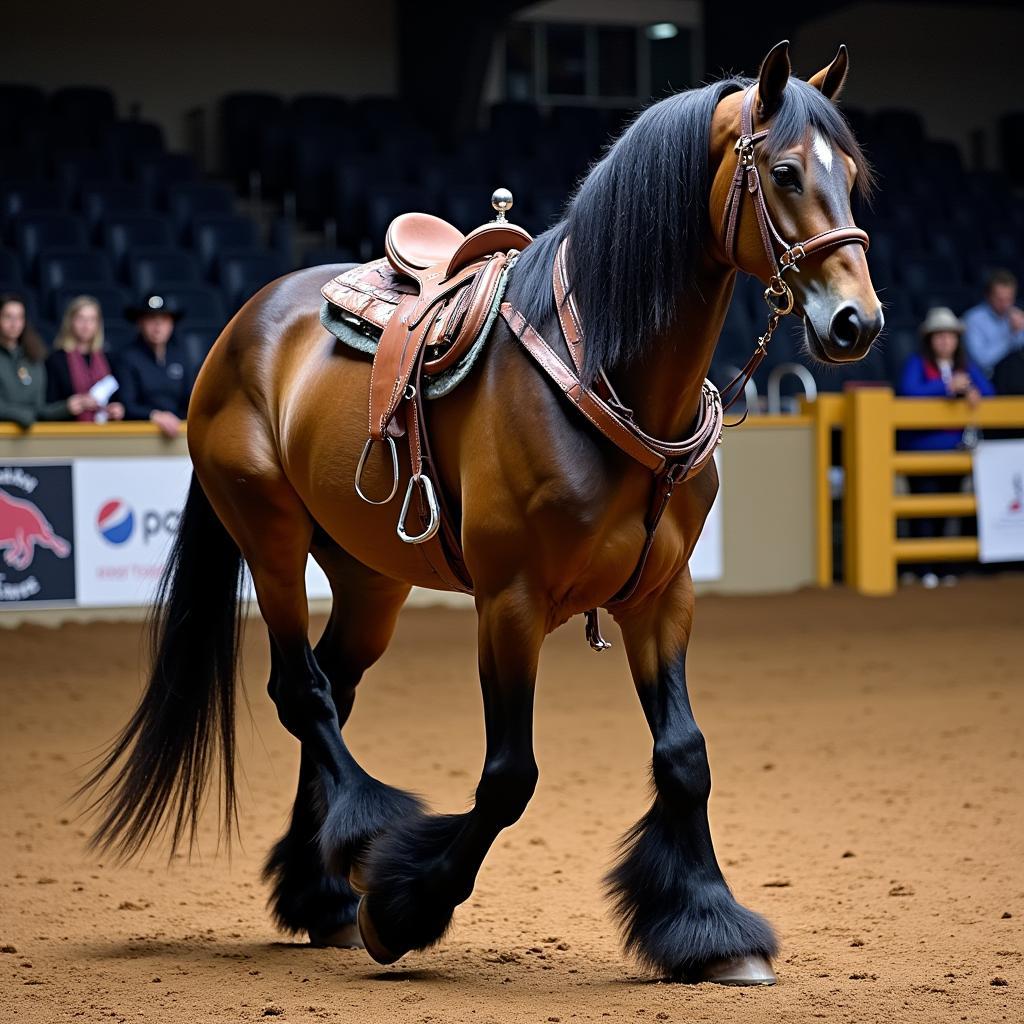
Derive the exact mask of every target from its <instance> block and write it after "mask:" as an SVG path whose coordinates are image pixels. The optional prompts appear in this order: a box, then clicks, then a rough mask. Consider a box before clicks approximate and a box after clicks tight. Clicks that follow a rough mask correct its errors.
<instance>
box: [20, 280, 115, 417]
mask: <svg viewBox="0 0 1024 1024" xmlns="http://www.w3.org/2000/svg"><path fill="white" fill-rule="evenodd" d="M45 359H46V348H45V347H44V345H43V342H42V339H41V338H40V337H39V335H38V334H37V333H36V331H35V330H34V329H33V327H32V325H31V324H29V322H28V317H27V316H26V314H25V303H24V302H23V301H22V299H20V298H19V297H18V296H17V295H0V420H8V421H11V422H14V423H17V424H18V426H20V427H24V428H26V429H27V428H28V427H31V426H32V424H33V423H35V422H36V421H37V420H69V419H73V418H74V417H75V416H77V415H78V414H79V413H81V412H85V411H87V410H90V409H95V408H96V401H95V399H93V398H92V397H91V396H89V395H72V396H71V397H70V398H66V399H59V400H57V401H54V402H48V401H47V400H46V365H45Z"/></svg>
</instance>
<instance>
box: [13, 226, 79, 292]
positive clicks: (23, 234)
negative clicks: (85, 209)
mask: <svg viewBox="0 0 1024 1024" xmlns="http://www.w3.org/2000/svg"><path fill="white" fill-rule="evenodd" d="M14 240H15V246H16V248H17V250H18V252H19V254H20V255H21V265H22V269H23V270H24V271H26V272H27V274H28V276H29V277H30V278H31V279H33V280H35V274H36V262H37V260H38V257H39V252H40V250H42V249H51V248H85V246H86V242H87V238H86V231H85V225H84V224H83V223H82V221H81V219H80V218H78V217H75V216H73V215H71V214H69V213H30V214H24V215H23V216H21V217H19V218H17V220H16V221H15V223H14Z"/></svg>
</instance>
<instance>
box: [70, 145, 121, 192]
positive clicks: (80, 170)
mask: <svg viewBox="0 0 1024 1024" xmlns="http://www.w3.org/2000/svg"><path fill="white" fill-rule="evenodd" d="M54 166H55V169H56V176H57V182H58V184H59V185H60V187H61V188H62V189H63V190H64V194H65V195H66V196H68V197H70V198H72V199H74V198H77V197H78V196H80V195H81V192H82V189H83V187H84V186H85V185H86V184H100V183H107V182H114V181H117V180H118V178H119V177H120V168H119V167H118V164H117V159H116V158H115V157H114V156H113V154H112V153H109V152H93V151H91V150H89V151H86V152H80V153H63V154H61V155H59V156H57V157H56V158H55V160H54Z"/></svg>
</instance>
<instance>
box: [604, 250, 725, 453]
mask: <svg viewBox="0 0 1024 1024" xmlns="http://www.w3.org/2000/svg"><path fill="white" fill-rule="evenodd" d="M735 282H736V274H735V272H734V271H732V270H731V269H730V268H728V267H726V266H723V264H721V263H719V262H717V261H714V260H712V259H710V258H708V257H704V258H703V259H702V260H701V262H700V265H699V266H698V269H697V273H696V275H695V280H694V282H693V284H692V285H691V286H690V287H689V288H688V289H687V290H686V291H685V292H684V294H683V295H682V297H681V299H680V302H679V307H678V308H679V317H678V320H677V322H676V324H675V325H673V327H672V328H671V329H670V330H669V331H666V332H665V334H664V335H662V336H661V337H659V338H656V339H654V340H653V341H652V343H651V345H650V347H649V355H647V356H645V357H643V358H642V359H640V360H637V361H636V363H634V364H633V365H632V366H630V367H629V368H628V369H625V370H622V371H619V372H618V373H616V374H615V375H614V377H613V379H612V383H613V384H614V386H615V388H616V390H617V391H618V393H619V395H620V397H621V398H622V400H623V401H624V402H625V404H626V405H628V406H629V407H630V408H632V409H633V410H634V413H635V416H636V420H637V423H639V425H640V426H641V427H642V428H643V429H644V430H645V431H646V432H647V433H649V434H653V435H655V436H656V437H663V438H665V439H666V440H676V439H678V438H681V437H683V436H684V435H686V434H687V433H689V431H690V429H691V428H692V425H693V421H694V418H695V416H696V414H697V410H698V407H699V403H700V393H701V387H702V385H703V383H704V378H705V377H706V376H707V374H708V369H709V368H710V366H711V358H712V356H713V355H714V351H715V345H716V344H717V342H718V336H719V335H720V334H721V332H722V325H723V323H724V322H725V314H726V312H727V311H728V309H729V301H730V299H731V298H732V291H733V286H734V284H735Z"/></svg>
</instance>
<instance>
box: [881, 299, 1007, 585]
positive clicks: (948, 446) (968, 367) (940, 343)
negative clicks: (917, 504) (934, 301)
mask: <svg viewBox="0 0 1024 1024" xmlns="http://www.w3.org/2000/svg"><path fill="white" fill-rule="evenodd" d="M919 333H920V335H921V352H920V353H919V354H917V355H912V356H911V357H910V358H909V359H908V360H907V361H906V363H905V364H904V366H903V373H902V376H901V378H900V386H899V393H900V394H901V395H904V396H907V397H911V398H965V399H967V402H968V403H969V404H970V405H971V406H974V405H977V403H978V402H979V401H980V400H981V398H982V396H983V395H991V394H993V393H994V392H993V389H992V385H991V384H990V383H989V380H988V378H987V377H986V376H985V374H984V373H982V371H981V369H980V368H979V367H978V366H977V364H976V363H974V362H972V361H971V360H970V359H969V358H968V356H967V352H966V349H965V347H964V344H963V334H964V324H963V323H962V321H960V320H959V319H957V317H956V315H955V314H954V313H953V311H952V310H951V309H947V308H946V307H945V306H937V307H935V308H934V309H930V310H928V315H927V316H926V317H925V320H924V323H922V324H921V326H920V328H919ZM898 444H899V447H900V448H903V449H909V450H911V451H950V450H952V449H955V448H959V447H962V446H964V445H965V441H964V431H963V430H912V431H901V432H900V435H899V438H898ZM907 479H908V482H909V484H910V491H911V493H912V494H941V493H948V492H950V491H959V490H960V488H961V487H962V485H963V476H961V475H953V476H949V475H946V476H909V477H908V478H907ZM910 525H911V535H912V536H915V537H937V536H938V535H939V533H940V532H941V530H942V527H943V525H944V521H943V520H942V519H911V520H910ZM920 572H921V582H922V583H923V584H924V585H925V586H926V587H935V586H937V585H938V583H939V577H938V574H937V573H936V572H935V568H934V567H933V566H927V565H922V566H920ZM942 582H944V583H946V584H953V583H955V582H956V576H954V575H952V574H950V573H947V574H946V575H945V576H944V577H943V580H942Z"/></svg>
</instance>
